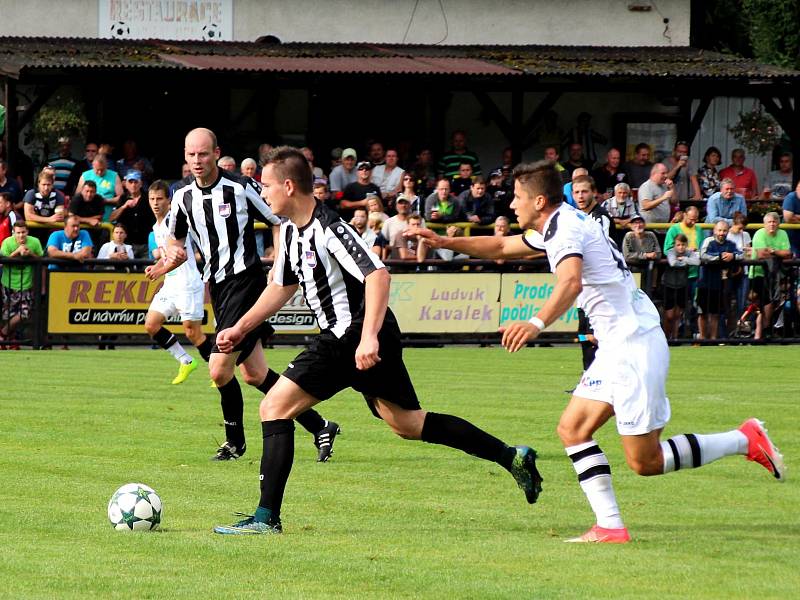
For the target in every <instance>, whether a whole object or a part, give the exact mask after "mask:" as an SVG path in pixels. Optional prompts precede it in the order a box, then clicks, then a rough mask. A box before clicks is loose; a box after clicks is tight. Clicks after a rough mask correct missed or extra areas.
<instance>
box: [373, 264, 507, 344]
mask: <svg viewBox="0 0 800 600" xmlns="http://www.w3.org/2000/svg"><path fill="white" fill-rule="evenodd" d="M499 294H500V275H498V274H497V273H474V274H473V273H409V274H397V275H392V288H391V292H390V296H389V306H390V307H391V309H392V311H393V312H394V314H395V315H396V316H397V321H398V322H399V324H400V330H401V331H402V332H403V333H490V332H493V331H497V323H498V319H499V316H498V312H497V311H498V306H499V303H498V297H499Z"/></svg>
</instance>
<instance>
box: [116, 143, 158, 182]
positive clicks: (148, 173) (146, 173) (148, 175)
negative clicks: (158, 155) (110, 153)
mask: <svg viewBox="0 0 800 600" xmlns="http://www.w3.org/2000/svg"><path fill="white" fill-rule="evenodd" d="M114 168H115V169H116V172H117V173H119V176H120V177H121V178H122V179H125V177H126V176H127V175H128V171H134V170H135V171H139V173H140V174H141V176H142V180H143V181H144V182H145V183H147V184H149V183H150V182H151V181H152V180H153V165H151V164H150V161H149V160H147V159H146V158H145V157H144V156H140V155H139V149H138V148H137V146H136V142H135V141H134V140H125V143H123V144H122V158H120V159H119V160H118V161H117V162H116V165H115V167H114Z"/></svg>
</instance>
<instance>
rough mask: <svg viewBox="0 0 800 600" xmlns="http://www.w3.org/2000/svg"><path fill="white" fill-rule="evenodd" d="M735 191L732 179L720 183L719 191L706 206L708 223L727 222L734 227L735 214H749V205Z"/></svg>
mask: <svg viewBox="0 0 800 600" xmlns="http://www.w3.org/2000/svg"><path fill="white" fill-rule="evenodd" d="M735 189H736V186H735V185H734V183H733V180H732V179H729V178H725V179H723V180H722V181H721V182H720V189H719V191H718V192H716V193H714V194H712V195H711V197H710V198H709V199H708V203H707V204H706V213H707V214H706V223H716V222H717V221H725V222H726V223H727V224H728V225H733V215H734V214H736V213H737V212H739V213H742V214H744V215H746V214H747V203H746V202H745V201H744V198H743V197H742V196H740V195H739V194H737V193H736V192H735Z"/></svg>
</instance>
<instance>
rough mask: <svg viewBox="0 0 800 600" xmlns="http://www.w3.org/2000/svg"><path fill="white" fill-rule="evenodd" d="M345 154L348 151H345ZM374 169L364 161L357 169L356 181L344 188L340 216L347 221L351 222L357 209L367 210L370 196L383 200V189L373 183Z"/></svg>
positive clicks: (369, 163)
mask: <svg viewBox="0 0 800 600" xmlns="http://www.w3.org/2000/svg"><path fill="white" fill-rule="evenodd" d="M345 152H347V151H346V150H345ZM342 156H344V154H342ZM342 164H344V163H342ZM372 168H373V167H372V163H371V162H369V161H368V160H362V161H361V162H360V163H358V166H357V167H356V176H357V179H356V181H354V182H353V183H350V184H348V185H347V187H345V188H344V192H343V193H342V199H341V201H340V202H339V214H340V215H341V216H342V219H344V220H345V221H350V219H351V218H352V217H353V211H355V209H357V208H363V209H364V210H367V198H368V197H369V196H370V195H372V196H377V197H378V198H380V199H381V200H383V196H382V195H381V188H379V187H378V186H377V185H375V184H374V183H372V181H371V179H372Z"/></svg>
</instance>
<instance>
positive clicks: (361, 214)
mask: <svg viewBox="0 0 800 600" xmlns="http://www.w3.org/2000/svg"><path fill="white" fill-rule="evenodd" d="M350 226H351V227H352V228H353V229H355V231H356V233H357V234H358V235H360V236H361V239H362V240H364V242H366V244H367V246H368V247H370V248H372V246H374V245H375V232H374V231H372V229H370V228H369V227H368V226H367V209H366V208H357V209H355V210H354V211H353V218H352V219H350Z"/></svg>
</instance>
